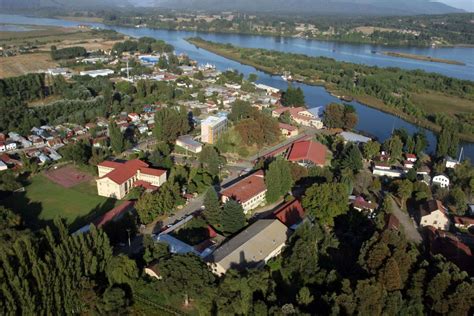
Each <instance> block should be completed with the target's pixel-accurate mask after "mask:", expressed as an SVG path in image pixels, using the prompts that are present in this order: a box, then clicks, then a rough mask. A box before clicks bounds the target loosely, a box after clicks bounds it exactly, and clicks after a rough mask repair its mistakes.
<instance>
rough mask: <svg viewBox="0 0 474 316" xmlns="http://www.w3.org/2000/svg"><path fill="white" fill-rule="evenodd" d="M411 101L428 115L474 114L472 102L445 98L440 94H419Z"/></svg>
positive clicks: (414, 95)
mask: <svg viewBox="0 0 474 316" xmlns="http://www.w3.org/2000/svg"><path fill="white" fill-rule="evenodd" d="M412 98H413V101H414V102H415V103H416V105H418V106H420V107H421V108H422V109H423V110H425V111H426V112H428V113H436V112H445V113H448V114H452V115H453V114H463V113H474V101H471V100H467V99H462V98H457V97H455V96H446V95H443V94H441V93H423V94H422V93H419V94H415V93H414V94H413V95H412Z"/></svg>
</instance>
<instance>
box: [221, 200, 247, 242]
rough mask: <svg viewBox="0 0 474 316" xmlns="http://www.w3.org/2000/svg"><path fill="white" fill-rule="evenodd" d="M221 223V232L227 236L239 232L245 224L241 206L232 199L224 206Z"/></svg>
mask: <svg viewBox="0 0 474 316" xmlns="http://www.w3.org/2000/svg"><path fill="white" fill-rule="evenodd" d="M221 223H222V230H223V231H224V232H225V233H227V234H233V233H235V232H237V231H239V230H241V229H242V228H243V227H244V226H245V225H246V223H247V220H246V218H245V214H244V209H243V208H242V205H240V204H239V203H238V202H237V201H235V200H233V199H230V200H228V201H227V202H226V203H225V204H224V208H223V211H222V220H221Z"/></svg>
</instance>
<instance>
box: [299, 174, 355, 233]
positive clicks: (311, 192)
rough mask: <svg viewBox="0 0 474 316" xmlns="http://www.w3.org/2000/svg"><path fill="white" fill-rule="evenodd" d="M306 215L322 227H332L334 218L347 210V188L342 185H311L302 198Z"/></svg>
mask: <svg viewBox="0 0 474 316" xmlns="http://www.w3.org/2000/svg"><path fill="white" fill-rule="evenodd" d="M303 207H304V208H305V210H306V211H307V213H308V214H309V215H310V216H311V217H313V218H315V219H317V220H318V221H319V222H320V223H321V224H323V225H329V226H332V225H334V218H335V217H337V216H339V215H342V214H345V213H346V212H347V211H348V210H349V206H348V204H347V187H346V186H345V185H344V184H342V183H323V184H313V185H312V186H311V187H309V188H308V189H307V190H306V192H305V195H304V198H303Z"/></svg>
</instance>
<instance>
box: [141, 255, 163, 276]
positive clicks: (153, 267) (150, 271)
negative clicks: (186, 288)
mask: <svg viewBox="0 0 474 316" xmlns="http://www.w3.org/2000/svg"><path fill="white" fill-rule="evenodd" d="M143 272H145V274H146V275H148V276H150V277H152V278H155V279H157V280H162V279H163V277H162V276H161V273H160V269H159V268H158V261H157V260H155V261H152V262H151V263H150V264H149V265H147V266H146V267H145V269H144V270H143Z"/></svg>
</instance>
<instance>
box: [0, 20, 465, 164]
mask: <svg viewBox="0 0 474 316" xmlns="http://www.w3.org/2000/svg"><path fill="white" fill-rule="evenodd" d="M0 23H4V24H26V25H54V26H65V27H72V26H77V25H79V24H90V25H92V26H96V27H101V28H107V29H113V30H116V31H118V32H121V33H123V34H126V35H129V36H134V37H141V36H150V37H154V38H159V39H162V40H164V41H166V42H168V43H170V44H172V45H173V46H174V47H175V48H176V51H177V52H178V53H185V54H187V55H188V56H189V57H190V58H192V59H194V60H197V61H198V62H199V63H210V64H214V65H216V66H217V68H218V69H220V70H226V69H236V70H238V71H240V72H242V73H244V74H246V75H248V74H250V73H257V74H258V77H259V80H258V82H260V83H264V84H267V85H270V86H273V87H277V88H280V89H286V87H287V85H288V84H287V82H285V81H284V80H282V79H281V78H280V77H278V76H270V75H268V74H265V73H263V72H259V71H256V70H255V69H254V68H253V67H249V66H245V65H241V64H239V63H237V62H234V61H232V60H229V59H226V58H223V57H221V56H217V55H215V54H213V53H210V52H207V51H205V50H202V49H198V48H196V47H195V46H194V45H191V44H189V43H188V42H186V41H185V38H187V37H192V36H200V37H202V38H204V39H207V40H211V41H216V42H223V43H232V44H235V45H237V46H242V47H258V48H266V49H274V50H279V51H285V52H295V53H302V54H306V55H312V56H327V57H332V58H334V59H337V60H342V61H348V62H352V63H360V64H366V65H375V66H380V67H400V68H405V69H423V70H425V71H429V72H437V73H441V74H444V75H447V76H451V77H456V78H460V79H467V80H472V81H474V48H465V47H445V48H418V47H383V46H374V45H355V44H345V43H335V42H325V41H316V40H305V39H297V38H280V37H268V36H251V35H236V34H214V33H197V32H185V31H167V30H155V29H149V28H130V27H118V26H108V25H103V24H98V23H83V22H75V21H66V20H59V19H46V18H35V17H25V16H17V15H4V14H0ZM18 31H21V29H19V30H18ZM374 50H375V51H377V52H380V51H397V52H407V53H413V54H419V55H425V56H432V57H437V58H445V59H453V60H457V61H461V62H463V63H465V64H466V65H465V66H458V65H450V64H441V63H432V62H424V61H418V60H410V59H403V58H396V57H390V56H385V55H382V54H379V53H377V54H373V53H372V51H374ZM295 85H297V86H300V87H301V88H302V89H303V90H304V93H305V96H306V102H307V104H308V105H309V106H310V107H320V106H322V107H324V106H326V105H327V104H329V103H330V102H340V100H339V99H337V98H335V97H333V96H331V95H330V94H329V93H328V92H327V91H326V90H325V89H324V88H323V87H314V86H308V85H304V84H295ZM351 104H352V105H353V106H354V107H355V109H356V110H357V113H358V115H359V123H358V124H357V127H356V129H358V130H360V131H363V132H365V133H368V134H369V135H373V136H376V137H377V138H378V139H379V141H384V140H385V139H386V138H388V137H390V134H391V132H392V130H393V129H394V128H395V129H396V128H405V129H406V130H407V131H408V132H410V133H414V132H416V131H418V130H419V129H420V128H419V127H417V126H415V125H413V124H410V123H408V122H406V121H404V120H402V119H399V118H397V117H395V116H393V115H390V114H387V113H384V112H381V111H378V110H376V109H372V108H370V107H367V106H365V105H363V104H360V103H358V102H351ZM425 132H426V135H427V136H428V139H429V143H430V145H429V151H430V152H431V151H433V150H434V149H435V148H436V137H435V135H434V134H433V133H432V132H430V131H428V130H425ZM462 146H463V147H464V157H466V158H470V159H471V161H474V143H463V144H462Z"/></svg>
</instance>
